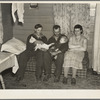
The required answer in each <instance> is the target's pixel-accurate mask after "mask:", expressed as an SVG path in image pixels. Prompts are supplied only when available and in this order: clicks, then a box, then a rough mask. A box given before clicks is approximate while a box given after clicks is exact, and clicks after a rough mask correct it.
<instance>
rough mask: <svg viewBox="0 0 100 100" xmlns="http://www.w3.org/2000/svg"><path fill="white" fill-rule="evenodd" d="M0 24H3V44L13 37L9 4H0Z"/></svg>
mask: <svg viewBox="0 0 100 100" xmlns="http://www.w3.org/2000/svg"><path fill="white" fill-rule="evenodd" d="M1 11H2V24H3V33H4V36H3V43H5V42H6V41H8V40H9V39H11V38H12V37H13V20H12V16H11V3H1Z"/></svg>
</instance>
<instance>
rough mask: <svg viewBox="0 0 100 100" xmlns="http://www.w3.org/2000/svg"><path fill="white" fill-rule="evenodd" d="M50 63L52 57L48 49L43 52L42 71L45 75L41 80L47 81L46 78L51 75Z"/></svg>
mask: <svg viewBox="0 0 100 100" xmlns="http://www.w3.org/2000/svg"><path fill="white" fill-rule="evenodd" d="M51 64H52V59H51V55H50V53H49V52H48V51H46V52H44V71H45V72H44V73H45V77H44V79H43V81H48V79H49V78H50V76H51Z"/></svg>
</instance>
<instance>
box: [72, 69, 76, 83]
mask: <svg viewBox="0 0 100 100" xmlns="http://www.w3.org/2000/svg"><path fill="white" fill-rule="evenodd" d="M76 73H77V69H75V68H72V79H71V84H73V85H75V84H76Z"/></svg>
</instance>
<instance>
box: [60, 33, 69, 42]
mask: <svg viewBox="0 0 100 100" xmlns="http://www.w3.org/2000/svg"><path fill="white" fill-rule="evenodd" d="M61 38H66V39H67V40H68V37H67V36H66V35H64V34H62V35H61V36H60V37H59V39H58V41H60V39H61Z"/></svg>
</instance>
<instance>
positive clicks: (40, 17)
mask: <svg viewBox="0 0 100 100" xmlns="http://www.w3.org/2000/svg"><path fill="white" fill-rule="evenodd" d="M29 5H30V4H25V5H24V9H25V13H24V24H23V25H19V24H18V22H16V23H15V25H14V27H13V34H14V37H16V38H18V39H20V40H22V41H24V42H26V39H27V36H28V35H29V34H31V33H33V30H34V25H35V24H38V23H40V24H42V25H43V34H44V35H46V37H47V38H49V37H50V36H51V35H52V34H53V33H52V27H53V25H54V21H53V10H52V9H53V8H52V4H38V7H37V8H32V9H30V7H29Z"/></svg>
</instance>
